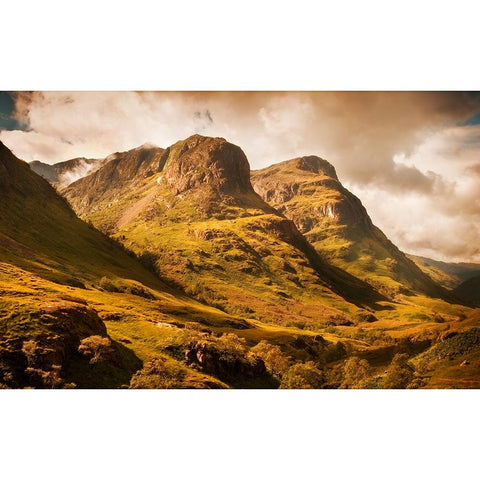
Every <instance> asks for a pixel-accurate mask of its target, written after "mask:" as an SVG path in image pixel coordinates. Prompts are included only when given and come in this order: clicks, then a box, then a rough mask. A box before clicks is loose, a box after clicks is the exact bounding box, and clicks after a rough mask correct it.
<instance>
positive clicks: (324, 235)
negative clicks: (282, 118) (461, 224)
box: [252, 156, 447, 297]
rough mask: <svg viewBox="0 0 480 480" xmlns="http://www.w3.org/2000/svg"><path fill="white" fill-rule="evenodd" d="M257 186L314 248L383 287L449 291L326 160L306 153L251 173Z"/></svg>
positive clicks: (400, 290) (395, 291) (404, 290)
mask: <svg viewBox="0 0 480 480" xmlns="http://www.w3.org/2000/svg"><path fill="white" fill-rule="evenodd" d="M252 184H253V187H254V189H255V191H256V192H257V193H258V194H259V195H260V196H261V197H262V198H263V199H264V200H265V201H266V202H267V203H269V204H270V205H272V206H273V207H275V208H276V209H277V210H278V211H279V212H281V213H282V214H283V215H285V216H286V217H287V218H289V219H291V220H292V221H293V222H294V223H295V225H296V226H297V228H298V229H299V231H300V232H301V233H302V234H304V235H305V237H306V238H307V240H308V241H309V242H310V243H311V244H312V245H313V246H314V247H315V249H316V251H317V252H318V253H319V254H320V255H321V256H323V257H324V258H326V259H328V260H329V261H330V262H332V263H334V264H335V265H337V266H338V267H340V268H343V269H345V270H347V271H348V272H350V273H351V274H352V275H355V276H357V277H359V278H361V279H363V280H365V281H367V282H368V283H370V284H371V285H373V286H374V287H375V288H377V289H378V290H379V291H381V292H382V293H383V294H384V295H387V296H389V297H394V296H395V295H397V294H398V293H408V292H420V293H423V294H426V295H429V296H445V295H446V294H447V292H446V291H443V289H442V288H441V287H439V286H438V285H437V284H436V283H435V282H433V281H432V279H431V278H430V277H429V276H428V275H426V274H425V273H424V272H422V271H421V270H420V269H419V268H418V266H417V265H415V263H414V262H413V261H412V260H410V259H409V258H407V257H406V255H405V254H404V253H402V252H401V251H400V250H399V249H398V248H397V247H396V246H395V245H394V244H393V243H392V242H391V241H390V240H389V239H388V238H387V237H386V236H385V235H384V233H383V232H382V231H381V230H380V229H379V228H377V227H376V226H375V225H374V224H373V223H372V220H371V219H370V217H369V215H368V213H367V211H366V210H365V207H364V206H363V205H362V203H361V201H360V200H359V199H358V198H357V197H356V196H355V195H353V194H352V193H351V192H349V191H348V190H347V189H346V188H345V187H344V186H343V185H342V184H341V183H340V181H339V179H338V176H337V174H336V171H335V168H334V167H333V166H332V165H331V164H330V163H328V162H327V161H326V160H324V159H322V158H319V157H316V156H306V157H300V158H295V159H293V160H288V161H285V162H282V163H278V164H275V165H272V166H271V167H267V168H264V169H262V170H258V171H254V172H252Z"/></svg>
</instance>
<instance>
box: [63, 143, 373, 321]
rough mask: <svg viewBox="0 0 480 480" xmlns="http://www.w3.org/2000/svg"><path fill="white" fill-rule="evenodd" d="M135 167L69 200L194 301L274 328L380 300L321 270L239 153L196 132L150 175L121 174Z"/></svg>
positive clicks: (159, 158) (84, 183) (92, 180)
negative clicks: (254, 180)
mask: <svg viewBox="0 0 480 480" xmlns="http://www.w3.org/2000/svg"><path fill="white" fill-rule="evenodd" d="M131 162H133V159H132V158H126V157H125V158H121V159H119V160H118V162H117V163H113V162H109V163H108V164H106V165H105V166H104V167H103V168H101V169H100V170H98V171H97V172H95V173H94V174H93V175H90V176H87V177H85V178H83V179H81V180H79V181H78V182H75V183H74V184H72V185H70V187H69V188H68V189H67V190H66V191H65V195H66V197H67V198H68V199H69V201H70V202H71V204H72V205H73V207H74V208H75V209H76V211H77V212H78V213H79V214H80V215H81V216H82V217H83V218H86V219H88V220H89V221H91V222H92V223H93V224H94V225H95V226H97V227H99V228H100V229H102V230H103V231H105V232H106V233H109V234H111V235H114V236H115V238H117V239H120V240H122V241H123V242H124V244H125V245H126V246H127V247H128V248H130V249H132V250H134V251H135V252H136V253H137V254H139V255H143V256H144V258H145V257H148V258H149V259H150V260H151V262H152V263H153V264H155V266H156V268H157V270H158V271H159V273H160V274H161V276H162V277H163V278H167V279H168V280H169V281H170V282H171V283H172V284H174V285H177V286H179V287H181V288H182V289H184V290H185V291H187V292H188V293H189V294H191V295H194V296H196V297H197V298H199V299H201V300H202V301H204V302H207V303H209V304H212V305H215V306H218V307H220V308H222V309H223V310H225V311H228V312H229V313H235V314H240V315H244V316H246V317H251V318H256V319H259V320H262V321H266V322H270V323H273V322H275V323H285V322H294V321H297V322H303V324H305V322H306V323H307V324H313V323H316V324H321V323H325V321H328V320H329V319H330V320H331V319H332V318H336V319H337V320H336V321H339V322H341V321H345V322H348V321H350V320H348V318H350V316H351V315H352V314H353V313H355V312H356V311H357V308H356V307H355V306H354V305H352V303H351V302H354V303H356V304H359V305H364V306H368V305H373V304H374V303H375V302H376V301H378V300H381V296H380V295H378V293H376V292H375V291H374V290H373V289H372V288H371V287H369V286H368V285H367V284H365V283H363V282H361V281H359V280H358V279H356V278H355V277H353V276H351V275H349V274H347V273H346V272H343V271H341V270H340V269H338V268H336V267H332V266H330V265H329V264H327V263H325V262H324V261H323V260H322V259H321V258H320V257H319V256H318V255H317V253H316V252H315V251H314V249H313V248H312V247H311V245H309V244H308V242H307V241H306V240H305V238H304V237H303V236H302V235H301V234H300V232H299V231H298V230H297V228H296V227H295V226H294V224H293V223H292V222H291V221H290V220H288V219H286V218H284V217H283V216H281V215H279V214H278V212H277V211H276V210H275V209H273V208H272V207H271V206H269V205H268V204H266V203H265V202H264V201H263V200H262V199H261V198H260V197H259V196H258V195H257V194H256V193H255V192H254V190H253V188H252V185H251V183H250V167H249V164H248V161H247V159H246V157H245V155H244V153H243V152H242V150H241V149H240V148H239V147H237V146H235V145H232V144H230V143H228V142H227V141H226V140H224V139H221V138H208V137H202V136H200V135H194V136H192V137H189V138H188V139H186V140H184V141H180V142H177V143H176V144H175V145H172V146H171V147H169V148H167V149H166V150H165V151H164V152H160V151H159V152H158V154H156V155H152V157H151V161H150V162H149V163H148V164H146V165H144V170H145V171H147V172H148V174H135V176H134V178H132V177H131V176H130V175H124V174H122V172H123V171H124V170H125V169H126V168H127V165H130V163H131ZM133 163H135V162H133ZM124 165H125V166H124ZM162 167H163V168H162ZM107 169H112V170H111V171H110V170H108V171H107ZM125 178H127V179H128V180H125ZM102 179H103V180H102ZM110 179H113V180H110ZM102 182H103V183H102ZM345 299H347V300H348V301H345Z"/></svg>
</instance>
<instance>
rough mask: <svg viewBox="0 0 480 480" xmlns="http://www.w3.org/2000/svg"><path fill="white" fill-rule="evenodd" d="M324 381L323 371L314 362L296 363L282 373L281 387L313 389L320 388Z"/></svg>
mask: <svg viewBox="0 0 480 480" xmlns="http://www.w3.org/2000/svg"><path fill="white" fill-rule="evenodd" d="M324 382H325V378H324V375H323V372H322V371H321V370H319V369H318V368H317V366H316V365H315V363H314V362H306V363H297V364H295V365H293V366H292V367H290V368H289V369H288V370H287V371H286V373H285V374H284V375H283V378H282V382H281V384H280V388H282V389H287V388H288V389H313V388H321V387H322V386H323V384H324Z"/></svg>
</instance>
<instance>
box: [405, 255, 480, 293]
mask: <svg viewBox="0 0 480 480" xmlns="http://www.w3.org/2000/svg"><path fill="white" fill-rule="evenodd" d="M407 256H408V257H409V258H411V259H412V260H413V261H414V262H415V263H416V264H417V265H418V266H419V267H420V268H421V269H422V270H423V271H424V272H425V273H427V274H428V275H430V276H431V277H432V278H433V279H434V280H435V281H436V282H437V283H439V284H440V285H442V286H444V287H447V288H454V287H456V286H458V285H460V283H462V282H464V281H465V280H468V279H469V278H472V277H475V276H477V275H479V274H480V264H478V263H463V262H462V263H448V262H440V261H438V260H432V259H431V258H427V257H419V256H416V255H407Z"/></svg>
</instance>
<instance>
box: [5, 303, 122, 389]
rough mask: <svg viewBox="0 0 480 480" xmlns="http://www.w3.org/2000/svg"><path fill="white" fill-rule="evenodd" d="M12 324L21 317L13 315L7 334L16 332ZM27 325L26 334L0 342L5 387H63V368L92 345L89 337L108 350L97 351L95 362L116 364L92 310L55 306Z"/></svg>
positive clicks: (69, 305)
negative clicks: (28, 331)
mask: <svg viewBox="0 0 480 480" xmlns="http://www.w3.org/2000/svg"><path fill="white" fill-rule="evenodd" d="M14 322H22V316H21V315H14V316H13V317H12V319H11V320H9V323H10V330H11V331H16V328H15V327H14ZM29 322H30V326H29V328H30V332H31V333H30V334H28V335H27V336H25V335H22V334H17V335H15V334H11V335H10V336H9V337H8V338H7V339H5V340H3V341H2V342H0V365H1V367H0V383H2V384H4V385H5V386H7V387H10V388H22V387H27V386H30V387H36V388H56V387H63V386H66V385H67V383H66V381H65V379H64V372H65V368H66V367H68V365H69V363H70V362H71V361H72V359H73V358H74V357H75V356H77V354H78V353H79V347H81V346H82V345H84V346H85V345H90V346H91V345H92V341H91V339H92V336H93V338H95V339H97V340H98V341H99V342H98V343H101V344H102V346H103V347H106V346H107V345H106V344H107V343H108V347H109V348H103V349H97V351H96V352H95V353H96V354H97V355H96V359H95V361H96V362H98V360H101V359H107V360H108V361H115V362H117V363H118V361H119V357H118V353H117V352H116V350H115V348H114V347H113V345H112V343H111V340H110V339H109V337H108V335H107V331H106V328H105V324H104V323H103V322H102V320H101V319H100V317H99V316H98V314H97V312H96V311H95V310H94V309H92V308H89V307H87V306H84V305H80V304H76V303H75V304H74V303H63V304H55V305H51V306H46V307H44V308H42V309H41V310H39V311H38V312H36V313H34V314H30V320H29ZM100 350H102V352H100ZM106 350H108V357H107V355H106ZM102 353H103V357H102V355H101V354H102ZM84 355H87V356H88V353H85V352H84ZM93 356H94V354H92V356H91V357H89V358H88V360H90V359H91V358H93Z"/></svg>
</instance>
